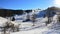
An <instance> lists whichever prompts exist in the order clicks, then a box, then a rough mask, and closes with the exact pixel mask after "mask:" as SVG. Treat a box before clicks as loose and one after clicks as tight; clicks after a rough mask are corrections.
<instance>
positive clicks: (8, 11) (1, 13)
mask: <svg viewBox="0 0 60 34" xmlns="http://www.w3.org/2000/svg"><path fill="white" fill-rule="evenodd" d="M24 11H25V12H26V13H29V12H32V10H12V9H0V16H2V17H10V16H13V15H15V14H17V15H22V14H23V13H24Z"/></svg>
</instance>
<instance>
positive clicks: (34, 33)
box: [0, 15, 60, 34]
mask: <svg viewBox="0 0 60 34" xmlns="http://www.w3.org/2000/svg"><path fill="white" fill-rule="evenodd" d="M23 16H26V15H22V16H21V18H23ZM16 18H17V16H16ZM18 18H20V17H18ZM47 20H48V19H47V17H45V18H43V17H41V18H37V19H36V22H35V23H34V24H35V26H32V25H33V22H22V20H16V21H11V22H12V23H14V24H15V25H18V24H20V26H19V28H20V29H19V30H20V31H19V32H9V33H10V34H60V23H58V21H57V15H55V16H54V17H53V21H52V22H51V23H50V24H48V25H47V26H46V24H45V22H46V21H47ZM7 21H8V20H7V19H5V18H3V17H0V26H2V25H4V24H5V23H6V22H7ZM1 33H2V32H0V34H1Z"/></svg>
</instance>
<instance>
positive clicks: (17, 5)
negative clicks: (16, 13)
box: [0, 0, 53, 9]
mask: <svg viewBox="0 0 60 34" xmlns="http://www.w3.org/2000/svg"><path fill="white" fill-rule="evenodd" d="M52 1H53V0H0V8H7V9H37V8H40V9H46V8H47V7H49V6H52V5H53V2H52Z"/></svg>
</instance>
